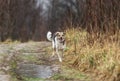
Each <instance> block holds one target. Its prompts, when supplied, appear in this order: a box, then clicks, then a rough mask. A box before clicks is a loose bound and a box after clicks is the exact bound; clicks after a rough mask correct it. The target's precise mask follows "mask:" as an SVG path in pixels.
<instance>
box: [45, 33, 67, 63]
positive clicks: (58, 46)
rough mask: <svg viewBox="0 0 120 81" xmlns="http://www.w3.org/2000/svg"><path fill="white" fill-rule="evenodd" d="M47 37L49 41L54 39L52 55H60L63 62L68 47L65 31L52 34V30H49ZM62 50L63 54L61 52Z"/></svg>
mask: <svg viewBox="0 0 120 81" xmlns="http://www.w3.org/2000/svg"><path fill="white" fill-rule="evenodd" d="M47 39H48V40H49V41H52V47H53V54H52V56H54V55H55V53H56V54H57V55H58V58H59V61H60V62H62V57H63V52H64V49H65V47H66V42H65V33H64V32H55V33H54V34H52V33H51V32H50V31H48V33H47ZM60 52H61V53H62V54H60Z"/></svg>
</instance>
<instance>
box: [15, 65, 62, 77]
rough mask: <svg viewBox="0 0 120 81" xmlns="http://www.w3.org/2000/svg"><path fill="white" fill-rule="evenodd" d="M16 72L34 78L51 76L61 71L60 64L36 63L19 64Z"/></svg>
mask: <svg viewBox="0 0 120 81" xmlns="http://www.w3.org/2000/svg"><path fill="white" fill-rule="evenodd" d="M16 72H17V73H18V74H20V75H21V76H25V77H32V78H43V79H46V78H50V77H52V76H53V75H54V74H56V73H59V72H60V66H59V65H50V66H49V65H36V64H19V68H18V69H16Z"/></svg>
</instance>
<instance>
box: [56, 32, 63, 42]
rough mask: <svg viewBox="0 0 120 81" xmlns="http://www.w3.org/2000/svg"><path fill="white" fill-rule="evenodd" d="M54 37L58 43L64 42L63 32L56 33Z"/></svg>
mask: <svg viewBox="0 0 120 81" xmlns="http://www.w3.org/2000/svg"><path fill="white" fill-rule="evenodd" d="M55 36H56V38H57V40H59V41H60V42H64V41H65V33H64V32H56V33H55Z"/></svg>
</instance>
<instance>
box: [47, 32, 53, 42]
mask: <svg viewBox="0 0 120 81" xmlns="http://www.w3.org/2000/svg"><path fill="white" fill-rule="evenodd" d="M47 39H48V40H49V41H52V33H51V32H50V31H48V32H47Z"/></svg>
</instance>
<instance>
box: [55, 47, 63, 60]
mask: <svg viewBox="0 0 120 81" xmlns="http://www.w3.org/2000/svg"><path fill="white" fill-rule="evenodd" d="M56 53H57V55H58V58H59V61H60V62H62V58H61V57H60V54H59V52H58V49H56Z"/></svg>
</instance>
